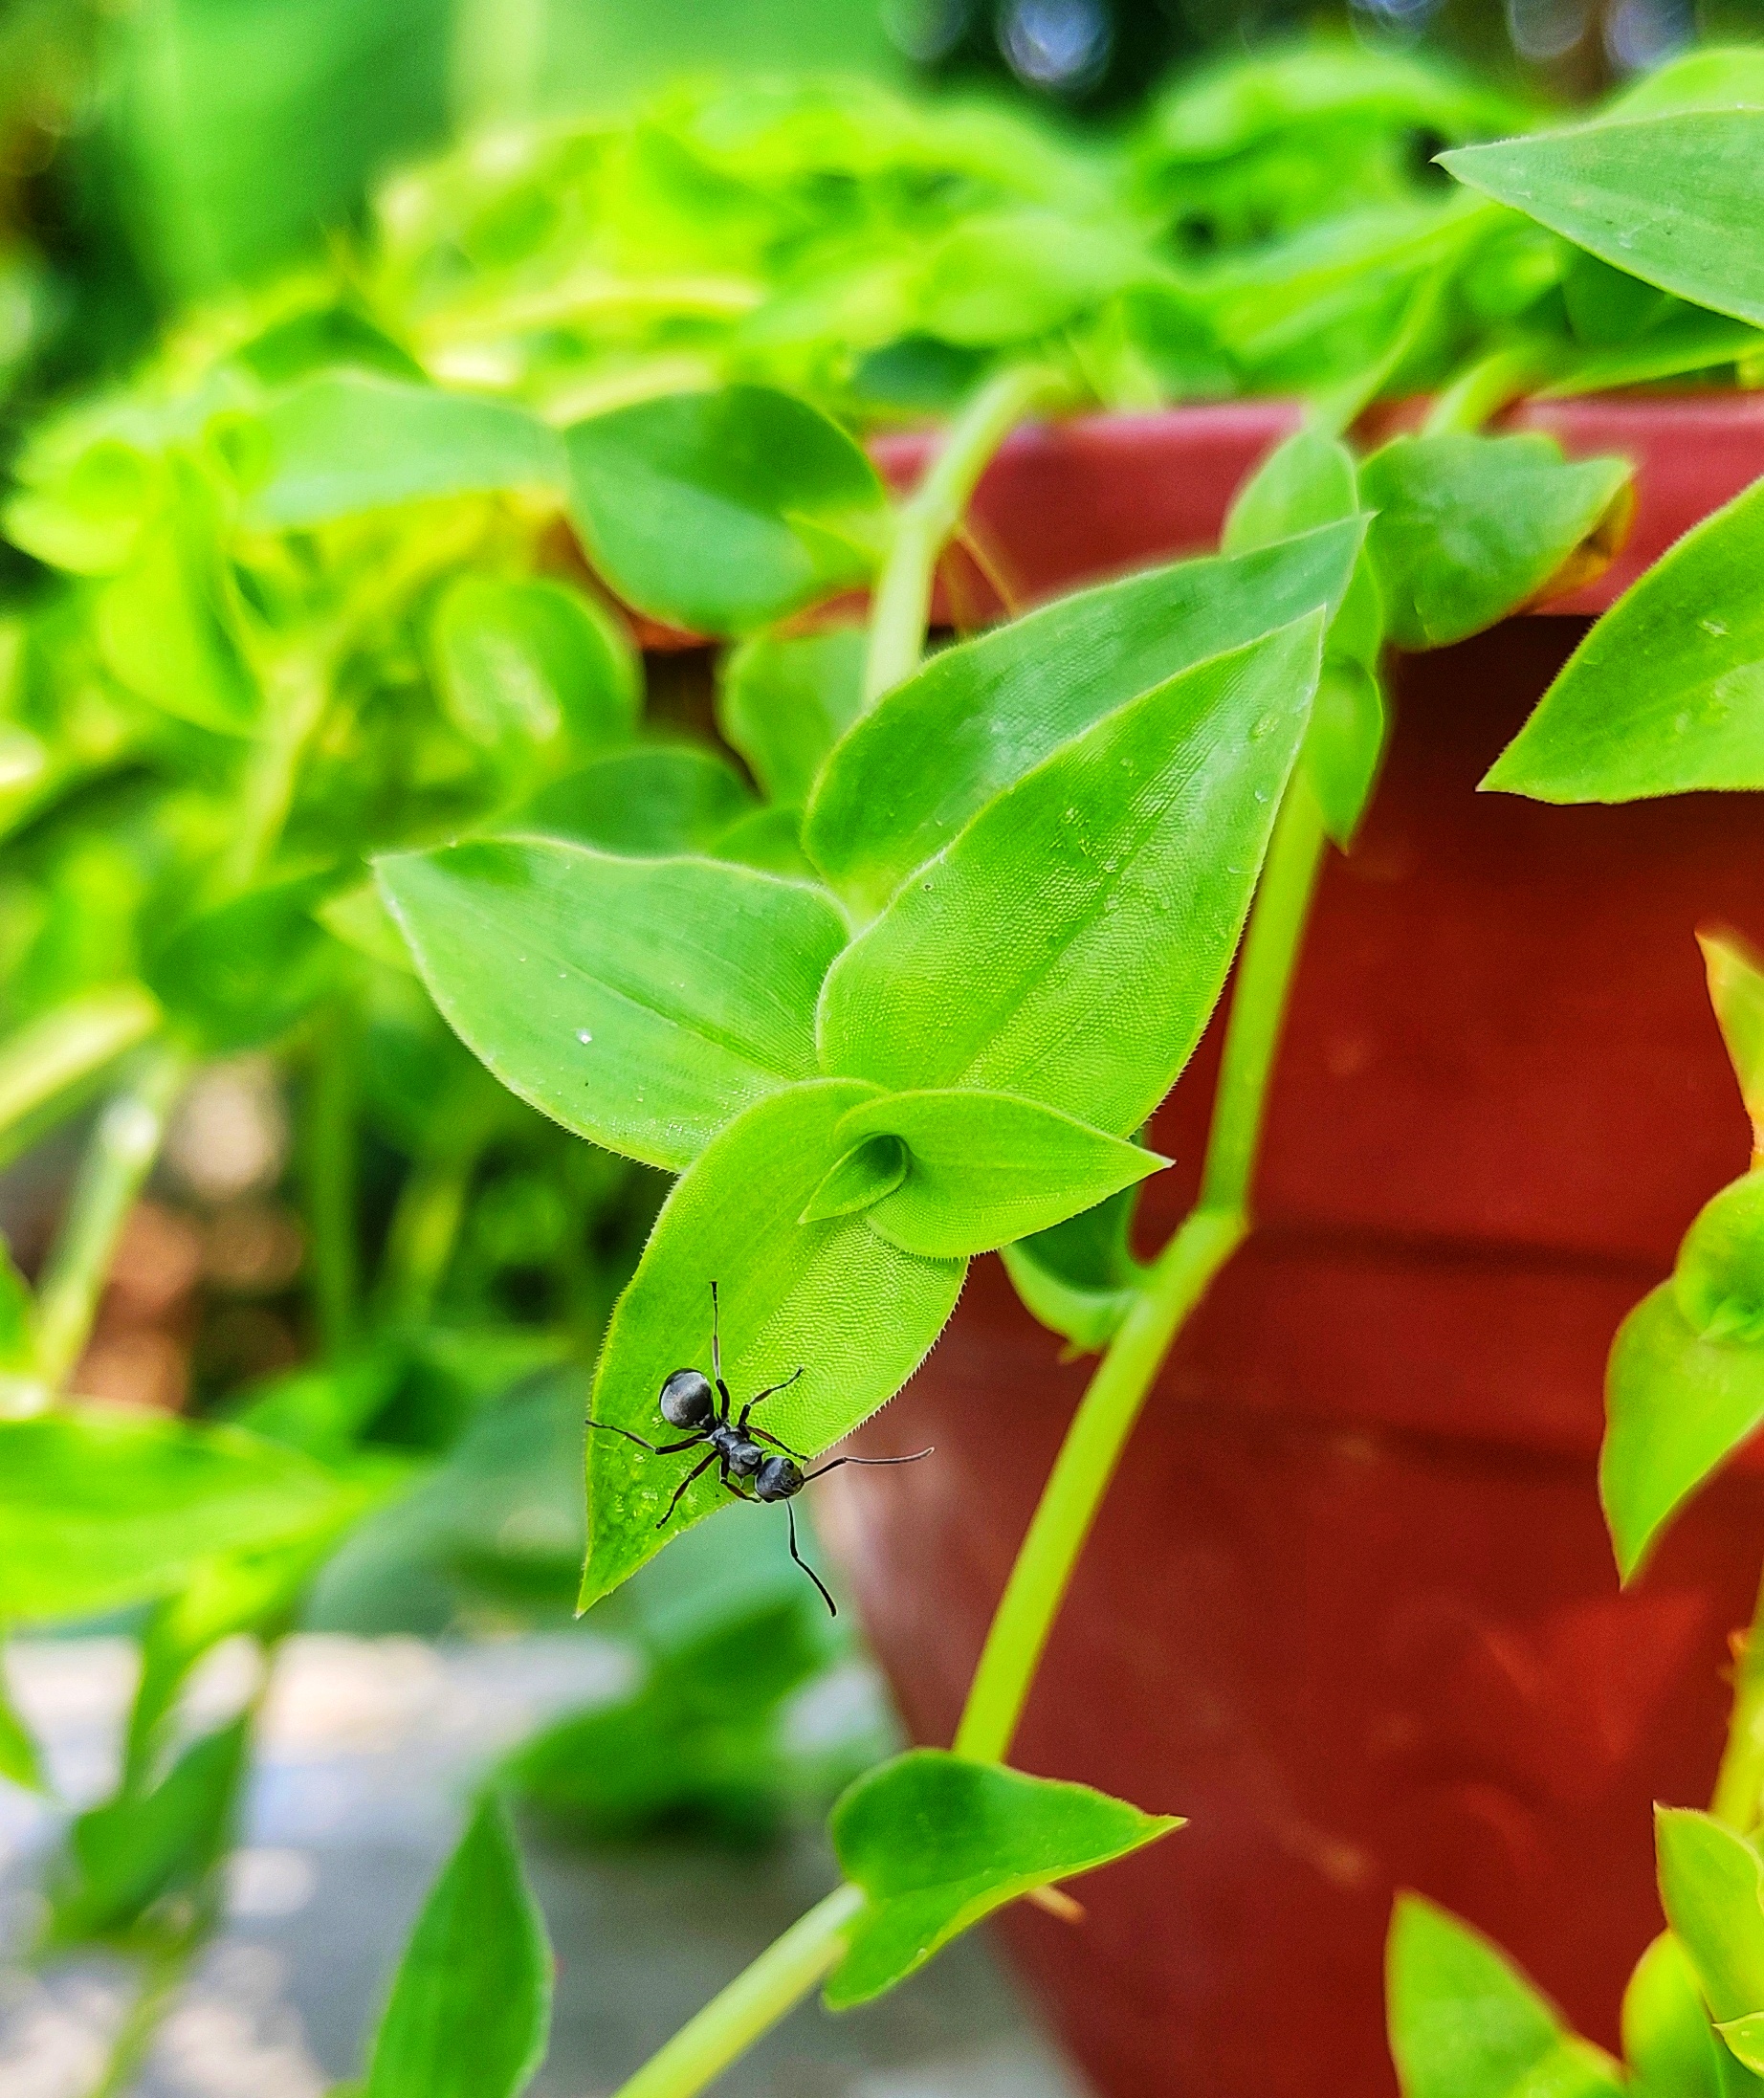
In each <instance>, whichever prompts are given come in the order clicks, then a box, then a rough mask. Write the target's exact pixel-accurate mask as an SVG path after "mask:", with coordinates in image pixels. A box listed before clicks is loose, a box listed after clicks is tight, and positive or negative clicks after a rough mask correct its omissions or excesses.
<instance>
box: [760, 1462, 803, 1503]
mask: <svg viewBox="0 0 1764 2098" xmlns="http://www.w3.org/2000/svg"><path fill="white" fill-rule="evenodd" d="M754 1491H755V1492H756V1493H757V1494H758V1495H759V1496H760V1498H761V1500H762V1501H787V1500H788V1499H789V1498H790V1496H791V1494H793V1493H800V1492H801V1491H803V1468H802V1467H801V1466H800V1465H797V1464H792V1463H791V1461H790V1459H789V1458H788V1457H768V1458H767V1459H766V1460H765V1462H764V1464H762V1465H761V1467H760V1469H759V1472H758V1474H757V1475H756V1477H755V1479H754Z"/></svg>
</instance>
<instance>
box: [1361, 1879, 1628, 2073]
mask: <svg viewBox="0 0 1764 2098" xmlns="http://www.w3.org/2000/svg"><path fill="white" fill-rule="evenodd" d="M1385 1965H1386V1986H1385V1998H1386V2002H1387V2005H1388V2012H1389V2019H1390V2051H1391V2056H1392V2059H1393V2060H1394V2061H1395V2063H1396V2065H1397V2081H1398V2083H1399V2085H1400V2087H1401V2090H1402V2098H1546V2094H1547V2098H1621V2093H1622V2090H1623V2078H1622V2072H1621V2069H1620V2068H1619V2066H1618V2065H1617V2064H1616V2063H1615V2062H1614V2061H1612V2059H1611V2057H1610V2056H1609V2055H1608V2054H1606V2053H1605V2052H1604V2050H1603V2048H1601V2047H1596V2046H1594V2045H1593V2043H1591V2041H1588V2040H1582V2039H1581V2038H1580V2037H1579V2036H1578V2034H1577V2033H1575V2032H1573V2031H1571V2030H1570V2029H1569V2027H1568V2026H1567V2025H1566V2024H1565V2023H1564V2022H1563V2020H1562V2017H1561V2014H1560V2013H1559V2012H1558V2011H1557V2010H1556V2008H1555V2005H1554V2004H1553V2003H1551V2002H1549V2001H1548V2000H1547V1999H1545V1998H1544V1997H1542V1996H1541V1995H1539V1993H1538V1992H1537V1990H1536V1989H1535V1988H1533V1987H1532V1983H1531V1982H1530V1981H1528V1980H1527V1979H1526V1977H1525V1976H1524V1975H1523V1974H1521V1973H1520V1971H1519V1969H1518V1968H1517V1967H1516V1966H1514V1965H1513V1963H1512V1961H1511V1960H1510V1959H1509V1958H1508V1957H1507V1955H1506V1954H1505V1953H1502V1952H1500V1951H1499V1950H1498V1949H1497V1948H1496V1947H1494V1946H1493V1945H1491V1944H1489V1942H1488V1939H1487V1938H1486V1937H1484V1936H1483V1935H1482V1933H1481V1932H1478V1931H1472V1930H1471V1929H1470V1927H1469V1926H1468V1924H1466V1923H1461V1922H1460V1921H1459V1920H1458V1918H1457V1917H1456V1916H1453V1915H1450V1914H1448V1913H1447V1912H1446V1911H1445V1910H1444V1909H1440V1908H1436V1907H1435V1905H1434V1904H1433V1903H1432V1902H1430V1901H1423V1900H1422V1898H1421V1896H1420V1895H1418V1894H1400V1895H1398V1897H1397V1906H1396V1911H1395V1913H1394V1914H1393V1916H1392V1917H1391V1927H1390V1941H1389V1945H1388V1947H1387V1949H1386V1954H1385Z"/></svg>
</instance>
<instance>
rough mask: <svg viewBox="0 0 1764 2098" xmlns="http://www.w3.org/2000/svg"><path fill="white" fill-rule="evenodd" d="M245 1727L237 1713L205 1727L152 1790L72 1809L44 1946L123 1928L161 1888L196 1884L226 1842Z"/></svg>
mask: <svg viewBox="0 0 1764 2098" xmlns="http://www.w3.org/2000/svg"><path fill="white" fill-rule="evenodd" d="M248 1729H249V1722H248V1720H247V1719H245V1718H244V1717H240V1718H238V1719H235V1720H233V1721H232V1724H231V1725H230V1726H225V1727H221V1728H219V1729H218V1730H217V1731H216V1732H214V1733H213V1734H205V1735H204V1736H203V1737H202V1738H201V1739H200V1740H198V1741H195V1742H193V1743H192V1744H191V1745H190V1746H189V1747H188V1748H187V1749H186V1750H185V1751H184V1753H183V1755H182V1756H179V1757H178V1759H177V1761H176V1762H175V1763H174V1764H173V1765H172V1766H171V1769H170V1770H169V1771H168V1772H167V1773H166V1774H165V1777H164V1778H162V1779H161V1780H160V1782H159V1783H158V1784H157V1785H154V1786H153V1787H151V1789H149V1790H147V1791H145V1792H131V1791H125V1792H121V1793H120V1794H118V1795H117V1797H116V1798H114V1799H111V1800H105V1802H104V1803H103V1804H102V1805H101V1806H96V1807H93V1808H91V1809H90V1810H89V1811H88V1812H86V1813H84V1814H82V1815H80V1816H79V1817H78V1819H77V1821H76V1822H74V1825H73V1827H72V1829H71V1830H70V1832H69V1850H70V1853H71V1856H70V1861H69V1863H70V1866H71V1870H70V1871H69V1872H68V1873H67V1875H66V1876H65V1877H64V1879H63V1881H62V1884H61V1885H60V1886H59V1887H57V1888H55V1893H54V1901H53V1906H52V1909H51V1913H50V1920H49V1929H48V1932H47V1933H46V1934H47V1936H48V1939H49V1942H50V1944H51V1945H73V1944H78V1943H81V1942H83V1941H85V1940H89V1939H92V1938H106V1937H117V1936H120V1935H122V1934H124V1933H126V1932H128V1931H129V1930H130V1929H131V1928H132V1927H133V1926H135V1925H137V1924H139V1923H141V1922H142V1921H143V1919H144V1917H145V1916H146V1913H147V1911H148V1910H151V1909H152V1907H153V1905H154V1904H155V1903H156V1902H159V1901H161V1900H162V1899H164V1898H165V1896H166V1895H168V1894H174V1893H190V1892H194V1891H195V1890H196V1889H197V1888H200V1887H201V1885H202V1883H203V1882H204V1881H205V1880H206V1879H207V1878H208V1876H209V1873H210V1872H211V1871H212V1870H213V1868H214V1866H216V1865H217V1864H218V1863H219V1861H220V1859H221V1858H222V1856H223V1855H224V1854H225V1852H226V1850H227V1848H228V1846H229V1844H230V1842H231V1838H232V1822H233V1815H234V1809H235V1807H236V1806H237V1803H238V1797H239V1780H240V1778H242V1777H243V1775H244V1772H245V1767H246V1748H247V1741H248Z"/></svg>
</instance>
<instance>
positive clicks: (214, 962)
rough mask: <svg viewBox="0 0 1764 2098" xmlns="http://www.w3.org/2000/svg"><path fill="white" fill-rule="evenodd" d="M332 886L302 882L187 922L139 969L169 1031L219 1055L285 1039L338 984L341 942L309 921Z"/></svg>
mask: <svg viewBox="0 0 1764 2098" xmlns="http://www.w3.org/2000/svg"><path fill="white" fill-rule="evenodd" d="M336 886H337V883H336V879H335V877H333V876H332V875H329V874H316V875H306V876H303V877H301V878H300V879H298V880H296V881H285V882H278V883H276V885H275V886H274V887H271V888H265V889H254V890H252V891H251V892H250V893H249V894H245V895H242V896H235V897H233V899H232V901H231V902H228V903H223V904H220V905H218V906H217V907H216V908H215V909H214V910H211V911H205V912H203V913H202V914H201V915H200V916H196V917H193V918H189V919H187V920H186V922H185V923H184V924H183V925H181V926H180V927H179V928H178V929H177V930H176V931H175V932H173V933H172V934H171V936H170V938H169V939H166V940H165V942H164V944H163V945H162V946H161V947H160V948H159V951H158V952H157V954H156V955H155V956H154V957H153V960H152V962H151V965H150V966H149V967H148V968H147V969H146V971H145V972H144V973H145V975H146V978H147V982H148V983H149V984H150V985H151V987H152V989H153V991H154V993H155V995H156V996H157V997H158V998H159V1000H160V1002H161V1004H162V1005H164V1006H165V1011H166V1014H167V1016H168V1018H169V1019H170V1020H171V1022H172V1023H173V1025H174V1026H175V1027H178V1028H180V1029H181V1030H183V1031H185V1032H187V1033H188V1034H190V1035H193V1036H194V1037H195V1038H196V1039H197V1040H198V1041H200V1042H201V1044H202V1045H203V1047H204V1048H205V1049H209V1050H215V1051H230V1050H236V1049H251V1048H254V1047H255V1046H256V1045H257V1044H259V1043H264V1042H273V1041H275V1040H276V1038H277V1036H279V1035H283V1034H285V1033H287V1031H288V1029H289V1028H290V1027H293V1026H294V1025H295V1023H296V1022H297V1021H298V1020H300V1019H301V1018H303V1017H304V1015H305V1014H306V1013H308V1012H309V1011H311V1009H312V1007H313V1006H314V1005H317V1004H318V1002H319V1001H320V999H321V998H323V997H324V996H325V995H326V994H327V993H328V992H329V991H330V990H331V989H332V988H333V987H334V985H335V983H336V982H337V969H338V962H339V960H340V956H339V950H338V946H337V943H336V941H335V940H334V939H331V938H330V937H329V935H328V934H327V933H326V931H325V929H324V927H323V926H322V925H321V924H320V922H319V920H318V918H317V917H316V916H315V915H314V914H315V911H316V910H317V909H318V907H319V906H320V904H321V903H322V902H323V901H324V899H325V897H326V896H327V895H328V894H330V893H331V892H332V890H333V889H335V887H336Z"/></svg>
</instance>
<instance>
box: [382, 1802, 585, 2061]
mask: <svg viewBox="0 0 1764 2098" xmlns="http://www.w3.org/2000/svg"><path fill="white" fill-rule="evenodd" d="M551 1964H552V1962H551V1946H550V1943H549V1942H548V1940H547V1938H546V1936H545V1922H544V1918H543V1917H542V1916H541V1915H540V1912H539V1905H538V1904H537V1903H536V1902H535V1901H534V1899H533V1896H532V1895H531V1894H530V1893H529V1892H528V1890H527V1883H526V1880H525V1878H524V1876H523V1875H522V1872H521V1869H520V1856H519V1853H518V1850H517V1849H516V1847H515V1837H514V1832H513V1830H512V1829H511V1828H510V1827H509V1823H508V1817H507V1815H506V1813H505V1812H504V1811H503V1809H502V1807H501V1805H500V1804H499V1803H498V1802H497V1801H496V1800H485V1801H484V1803H483V1804H482V1805H481V1806H479V1808H478V1810H477V1812H476V1813H475V1814H474V1816H473V1819H472V1822H471V1825H470V1826H469V1827H468V1828H467V1830H466V1832H465V1834H464V1836H463V1837H462V1838H461V1839H460V1843H459V1847H458V1848H457V1849H456V1850H455V1851H454V1852H453V1855H452V1858H451V1859H449V1861H448V1863H447V1866H446V1867H445V1869H444V1870H443V1871H442V1874H441V1877H440V1878H439V1879H438V1880H437V1881H436V1882H435V1884H434V1886H433V1888H431V1889H430V1895H429V1899H428V1900H427V1901H426V1902H425V1903H424V1905H423V1912H422V1914H421V1915H420V1916H419V1917H418V1918H417V1922H416V1929H415V1930H414V1931H413V1932H411V1933H410V1942H409V1944H408V1946H407V1947H406V1948H405V1956H404V1958H403V1960H402V1961H401V1962H400V1964H399V1969H398V1974H397V1977H396V1978H395V1979H394V1980H393V1983H392V1994H391V1998H390V1999H389V2000H388V2002H387V2004H386V2015H385V2017H384V2018H383V2019H382V2020H381V2021H380V2030H379V2033H378V2035H377V2036H376V2038H375V2040H374V2050H373V2059H372V2061H371V2062H370V2063H369V2065H368V2070H367V2085H366V2098H516V2093H517V2092H518V2091H521V2090H524V2089H525V2088H526V2087H527V2085H528V2084H529V2083H530V2082H531V2081H532V2078H533V2075H534V2072H535V2071H536V2070H537V2069H538V2067H539V2065H540V2062H542V2061H543V2060H544V2056H545V2043H546V2040H547V2037H548V2035H549V2032H550V2025H551Z"/></svg>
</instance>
